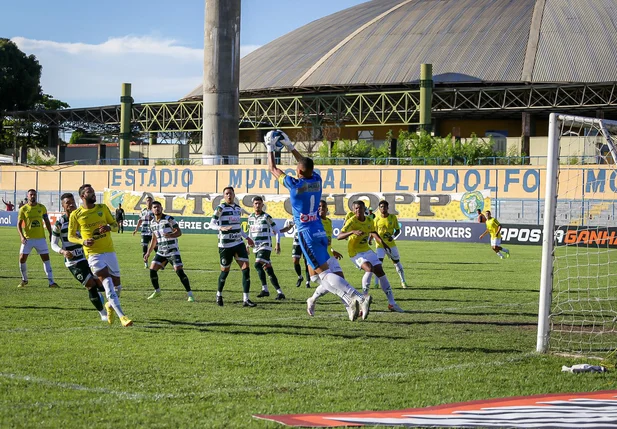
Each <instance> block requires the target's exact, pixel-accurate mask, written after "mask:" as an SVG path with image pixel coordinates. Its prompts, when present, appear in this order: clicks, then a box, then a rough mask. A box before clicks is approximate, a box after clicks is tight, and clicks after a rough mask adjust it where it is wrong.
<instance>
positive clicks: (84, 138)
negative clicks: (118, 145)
mask: <svg viewBox="0 0 617 429" xmlns="http://www.w3.org/2000/svg"><path fill="white" fill-rule="evenodd" d="M100 141H101V138H100V137H99V136H97V135H96V134H93V133H89V132H88V131H86V130H83V129H76V130H75V131H73V133H72V134H71V139H70V140H69V144H87V143H99V142H100Z"/></svg>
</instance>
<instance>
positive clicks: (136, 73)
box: [0, 0, 377, 107]
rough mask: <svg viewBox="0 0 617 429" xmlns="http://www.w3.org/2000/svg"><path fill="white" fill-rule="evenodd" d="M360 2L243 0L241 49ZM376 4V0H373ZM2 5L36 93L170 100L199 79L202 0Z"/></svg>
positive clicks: (88, 100)
mask: <svg viewBox="0 0 617 429" xmlns="http://www.w3.org/2000/svg"><path fill="white" fill-rule="evenodd" d="M365 1H366V0H242V29H241V47H242V54H243V55H246V54H247V53H249V52H251V51H252V50H254V49H256V48H258V47H259V46H262V45H264V44H266V43H268V42H270V41H272V40H274V39H276V38H277V37H280V36H282V35H284V34H286V33H288V32H290V31H292V30H294V29H296V28H298V27H301V26H302V25H304V24H307V23H309V22H311V21H314V20H316V19H319V18H321V17H324V16H327V15H330V14H332V13H334V12H337V11H339V10H343V9H346V8H348V7H351V6H354V5H357V4H360V3H363V2H365ZM375 1H377V0H375ZM5 3H6V4H3V5H2V27H1V33H0V37H5V38H9V39H12V40H13V41H14V42H15V43H17V45H18V46H19V48H20V49H21V50H22V51H24V52H25V53H26V54H28V55H30V54H33V55H35V56H36V57H37V59H38V60H39V62H40V63H41V65H42V66H43V76H42V78H41V84H42V86H43V91H44V92H46V93H48V94H51V95H53V96H54V97H56V98H59V99H61V100H64V101H66V102H68V103H69V104H70V105H71V107H86V106H98V105H107V104H118V102H119V101H118V100H119V97H120V86H121V83H122V82H131V83H132V84H133V98H135V101H136V102H146V101H171V100H176V99H178V98H181V97H182V96H184V95H185V94H187V93H189V92H190V91H191V90H192V89H194V88H195V87H197V86H198V85H199V84H200V83H201V79H202V67H203V51H202V49H203V32H204V0H178V1H177V2H172V1H169V0H167V1H163V0H122V1H120V0H105V1H83V0H82V1H75V0H56V1H49V0H29V1H22V2H17V1H14V2H10V3H9V2H5Z"/></svg>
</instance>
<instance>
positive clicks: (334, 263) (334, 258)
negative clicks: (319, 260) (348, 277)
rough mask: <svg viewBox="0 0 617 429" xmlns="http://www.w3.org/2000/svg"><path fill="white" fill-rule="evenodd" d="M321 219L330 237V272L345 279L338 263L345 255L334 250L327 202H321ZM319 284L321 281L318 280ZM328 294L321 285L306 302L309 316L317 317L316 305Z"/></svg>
mask: <svg viewBox="0 0 617 429" xmlns="http://www.w3.org/2000/svg"><path fill="white" fill-rule="evenodd" d="M319 217H320V218H321V224H322V225H323V229H324V231H326V236H327V237H328V254H329V255H330V259H328V266H329V267H330V271H332V272H333V273H334V274H336V275H337V276H339V277H342V278H345V275H344V274H343V269H342V268H341V265H340V264H339V263H338V261H339V260H340V259H343V255H341V254H340V253H339V252H337V251H336V250H334V249H333V248H332V231H333V228H332V219H330V218H329V217H328V203H327V202H326V201H325V200H321V201H319ZM317 283H319V280H317ZM327 293H328V289H326V288H325V287H324V286H322V285H321V284H320V285H319V286H318V287H317V289H315V292H313V296H311V297H310V298H309V299H307V300H306V311H307V312H308V314H309V316H314V315H315V303H316V302H317V300H318V299H319V298H320V297H322V296H324V295H326V294H327ZM341 301H343V300H341ZM343 304H344V305H345V307H347V304H346V303H345V301H343Z"/></svg>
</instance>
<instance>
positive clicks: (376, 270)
mask: <svg viewBox="0 0 617 429" xmlns="http://www.w3.org/2000/svg"><path fill="white" fill-rule="evenodd" d="M353 210H354V213H355V216H354V217H352V218H350V219H349V220H348V221H347V222H345V225H344V226H343V228H342V229H341V232H340V234H339V235H338V237H337V238H338V239H339V240H345V239H349V243H348V245H347V249H348V251H349V257H350V258H351V260H352V262H353V263H354V264H355V265H356V267H358V268H359V269H361V270H364V272H365V273H364V277H363V278H362V290H363V291H364V293H365V294H367V293H368V291H369V286H370V284H371V277H372V275H373V274H375V275H376V276H377V278H378V279H379V285H380V286H381V289H382V290H383V292H384V293H385V294H386V297H387V298H388V309H389V310H390V311H396V312H399V313H402V312H403V310H402V309H401V307H399V306H398V304H397V303H396V301H395V300H394V294H393V293H392V287H391V286H390V281H389V280H388V277H386V273H384V271H383V266H382V264H381V261H380V260H379V258H378V257H377V255H376V254H375V252H373V250H372V249H371V248H370V247H369V245H368V240H369V238H372V239H373V240H375V241H376V242H377V243H379V244H380V245H381V246H382V247H383V248H384V249H385V251H386V252H389V251H390V246H388V244H386V242H385V241H384V240H383V239H382V238H381V236H380V235H379V234H378V233H377V231H375V225H374V223H373V221H372V220H371V219H369V218H368V217H367V216H366V214H365V205H364V201H360V200H358V201H354V202H353Z"/></svg>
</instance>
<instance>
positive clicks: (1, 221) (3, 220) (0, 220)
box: [0, 216, 11, 225]
mask: <svg viewBox="0 0 617 429" xmlns="http://www.w3.org/2000/svg"><path fill="white" fill-rule="evenodd" d="M10 224H11V218H10V216H2V217H0V225H10Z"/></svg>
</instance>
